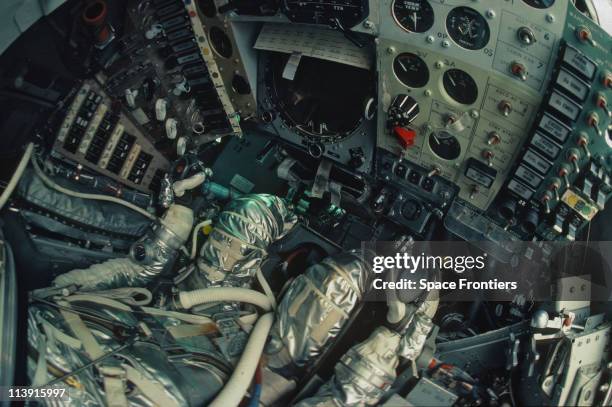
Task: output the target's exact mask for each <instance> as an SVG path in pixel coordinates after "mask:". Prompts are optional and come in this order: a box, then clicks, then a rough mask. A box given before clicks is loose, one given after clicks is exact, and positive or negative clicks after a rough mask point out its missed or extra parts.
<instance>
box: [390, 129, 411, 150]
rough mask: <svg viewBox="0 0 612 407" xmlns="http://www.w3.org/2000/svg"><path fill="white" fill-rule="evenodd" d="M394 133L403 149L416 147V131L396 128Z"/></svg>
mask: <svg viewBox="0 0 612 407" xmlns="http://www.w3.org/2000/svg"><path fill="white" fill-rule="evenodd" d="M393 133H394V134H395V136H396V137H397V140H398V141H399V143H400V145H401V146H402V147H403V148H409V147H412V146H413V145H414V139H415V138H416V131H414V130H412V129H407V128H406V127H401V126H395V127H394V128H393Z"/></svg>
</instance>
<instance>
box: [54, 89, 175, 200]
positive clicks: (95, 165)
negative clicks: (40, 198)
mask: <svg viewBox="0 0 612 407" xmlns="http://www.w3.org/2000/svg"><path fill="white" fill-rule="evenodd" d="M118 106H119V107H118ZM53 149H54V151H55V152H57V153H59V154H60V155H61V156H63V157H65V158H67V159H69V160H70V161H72V162H74V163H77V164H80V165H82V166H84V167H87V168H89V169H92V170H95V171H96V172H98V173H100V174H102V175H105V176H107V177H109V178H111V179H114V180H116V181H118V182H120V183H122V184H123V185H126V186H128V187H130V188H132V189H136V190H139V191H143V192H149V191H150V190H152V189H153V190H155V188H156V184H157V183H158V182H159V181H160V178H161V177H162V176H163V174H164V173H165V171H167V170H168V168H169V162H168V160H167V159H166V158H165V157H164V156H163V155H161V154H160V153H159V151H158V150H157V149H156V148H155V147H154V145H153V143H151V141H149V140H148V139H147V138H146V137H144V135H143V133H142V132H141V131H140V129H139V128H138V127H137V126H136V125H135V124H134V122H133V121H132V120H131V119H130V118H128V117H127V116H126V114H125V113H123V112H122V111H121V109H120V105H117V104H116V103H113V102H112V100H111V99H110V98H109V97H108V96H106V95H105V94H104V92H103V91H102V89H101V88H100V87H99V86H97V84H96V83H95V82H93V81H92V82H86V83H84V84H83V85H82V86H81V88H80V89H78V91H76V94H75V95H74V97H73V99H72V101H71V102H70V103H69V104H68V105H67V107H66V110H65V112H64V118H63V121H62V123H61V125H60V127H59V129H57V136H56V139H55V143H54V145H53Z"/></svg>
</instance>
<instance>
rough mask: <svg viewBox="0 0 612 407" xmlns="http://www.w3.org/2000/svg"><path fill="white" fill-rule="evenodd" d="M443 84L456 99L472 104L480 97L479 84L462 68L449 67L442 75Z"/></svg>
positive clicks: (464, 103)
mask: <svg viewBox="0 0 612 407" xmlns="http://www.w3.org/2000/svg"><path fill="white" fill-rule="evenodd" d="M442 85H443V86H444V90H445V91H446V93H448V96H450V97H451V98H452V99H453V100H454V101H456V102H459V103H461V104H463V105H471V104H472V103H474V102H476V99H478V86H477V85H476V82H475V81H474V79H473V78H472V77H471V76H470V74H469V73H467V72H465V71H462V70H461V69H449V70H448V71H446V72H444V75H443V76H442Z"/></svg>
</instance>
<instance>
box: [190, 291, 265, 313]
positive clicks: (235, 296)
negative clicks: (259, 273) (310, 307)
mask: <svg viewBox="0 0 612 407" xmlns="http://www.w3.org/2000/svg"><path fill="white" fill-rule="evenodd" d="M222 301H237V302H246V303H248V304H253V305H256V306H258V307H259V308H261V309H263V310H264V311H270V310H271V309H272V304H271V303H270V300H269V299H268V297H266V296H265V295H264V294H262V293H260V292H258V291H254V290H249V289H248V288H237V287H213V288H201V289H199V290H194V291H181V292H180V293H179V302H180V304H181V306H182V307H183V308H184V309H190V308H191V307H193V306H195V305H200V304H206V303H210V302H222Z"/></svg>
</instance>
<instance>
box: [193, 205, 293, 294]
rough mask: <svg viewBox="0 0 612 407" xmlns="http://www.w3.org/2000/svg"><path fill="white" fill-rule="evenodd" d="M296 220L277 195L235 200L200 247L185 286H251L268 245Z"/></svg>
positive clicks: (287, 229)
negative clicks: (196, 266) (196, 270)
mask: <svg viewBox="0 0 612 407" xmlns="http://www.w3.org/2000/svg"><path fill="white" fill-rule="evenodd" d="M296 221H297V218H296V217H295V215H294V214H293V213H292V212H291V211H290V210H289V209H288V208H287V206H286V204H285V202H284V201H283V200H282V199H281V198H279V197H276V196H274V195H267V194H255V195H245V196H242V197H239V198H236V199H234V200H232V201H231V202H230V203H229V204H228V205H227V206H226V207H225V208H224V210H223V212H221V214H220V215H219V218H218V219H217V221H216V222H215V228H214V229H213V231H212V232H211V234H210V236H209V237H208V240H207V241H206V242H205V243H204V244H203V246H202V248H201V249H200V255H199V257H198V260H197V265H198V272H196V273H192V274H191V275H190V276H189V277H188V278H187V279H186V280H185V282H184V283H183V284H184V289H187V290H194V289H198V288H205V287H210V286H234V287H241V286H249V285H250V283H251V281H252V279H253V276H254V275H255V272H256V270H257V268H258V267H259V266H260V264H261V261H262V260H263V258H264V257H265V255H266V253H267V252H266V250H267V248H268V246H269V245H270V244H271V243H273V242H274V241H276V240H278V239H280V238H281V237H283V236H285V235H286V234H287V232H289V231H290V230H291V228H292V227H293V226H294V225H295V223H296Z"/></svg>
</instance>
